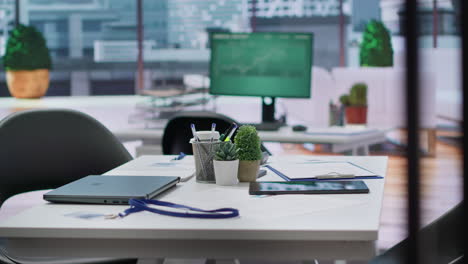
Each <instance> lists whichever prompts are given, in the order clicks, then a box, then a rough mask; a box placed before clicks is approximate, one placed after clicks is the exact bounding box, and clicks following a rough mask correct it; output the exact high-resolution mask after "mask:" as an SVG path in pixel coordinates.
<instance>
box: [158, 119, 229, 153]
mask: <svg viewBox="0 0 468 264" xmlns="http://www.w3.org/2000/svg"><path fill="white" fill-rule="evenodd" d="M233 122H236V121H234V120H233V119H231V118H230V117H227V116H225V115H222V114H218V113H214V112H208V111H187V112H180V113H178V114H176V115H174V116H173V117H172V118H171V119H170V120H169V121H168V122H167V125H166V128H165V129H164V134H163V139H162V151H163V154H164V155H170V154H179V153H180V152H184V153H185V154H193V151H192V146H191V144H190V143H189V141H190V139H191V138H192V137H193V136H192V130H191V129H190V124H192V123H193V124H195V127H196V129H197V131H200V130H210V129H211V124H212V123H216V130H218V131H220V133H222V132H224V131H225V130H226V129H228V128H229V126H230V125H231V124H232V123H233ZM236 123H237V122H236Z"/></svg>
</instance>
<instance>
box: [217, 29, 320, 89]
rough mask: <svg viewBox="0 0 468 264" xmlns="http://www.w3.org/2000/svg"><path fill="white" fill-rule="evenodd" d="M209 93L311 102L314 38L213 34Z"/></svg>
mask: <svg viewBox="0 0 468 264" xmlns="http://www.w3.org/2000/svg"><path fill="white" fill-rule="evenodd" d="M210 44H211V60H210V93H211V94H216V95H240V96H262V97H296V98H309V97H310V93H311V91H310V84H311V68H312V55H313V54H312V45H313V35H312V34H310V33H265V32H255V33H212V34H211V35H210Z"/></svg>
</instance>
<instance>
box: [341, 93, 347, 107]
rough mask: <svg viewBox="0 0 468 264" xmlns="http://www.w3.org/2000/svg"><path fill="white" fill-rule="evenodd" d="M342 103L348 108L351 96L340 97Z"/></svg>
mask: <svg viewBox="0 0 468 264" xmlns="http://www.w3.org/2000/svg"><path fill="white" fill-rule="evenodd" d="M340 103H341V104H342V105H346V106H347V105H349V95H347V94H343V95H342V96H340Z"/></svg>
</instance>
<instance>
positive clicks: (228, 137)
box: [224, 124, 237, 141]
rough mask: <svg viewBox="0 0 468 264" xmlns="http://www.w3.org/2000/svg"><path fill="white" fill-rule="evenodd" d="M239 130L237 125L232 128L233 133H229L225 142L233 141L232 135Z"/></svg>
mask: <svg viewBox="0 0 468 264" xmlns="http://www.w3.org/2000/svg"><path fill="white" fill-rule="evenodd" d="M236 129H237V124H235V125H234V127H233V128H232V130H231V132H229V135H228V136H227V137H226V139H225V140H224V141H229V140H231V137H232V135H233V134H234V131H236Z"/></svg>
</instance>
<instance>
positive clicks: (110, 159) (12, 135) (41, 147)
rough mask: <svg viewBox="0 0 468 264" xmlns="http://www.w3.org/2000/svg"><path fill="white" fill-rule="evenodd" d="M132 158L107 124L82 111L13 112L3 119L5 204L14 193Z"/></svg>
mask: <svg viewBox="0 0 468 264" xmlns="http://www.w3.org/2000/svg"><path fill="white" fill-rule="evenodd" d="M131 159H132V157H131V155H130V154H129V153H128V151H127V150H126V149H125V147H124V146H123V145H122V144H121V143H120V142H119V141H118V140H117V138H116V137H115V136H114V135H113V134H112V133H111V132H110V131H109V130H108V129H107V128H106V127H104V126H103V125H102V124H101V123H99V122H98V121H97V120H95V119H94V118H92V117H90V116H88V115H86V114H83V113H81V112H78V111H74V110H65V109H45V110H28V111H21V112H17V113H14V114H11V115H10V116H8V117H6V118H5V119H3V120H1V121H0V161H1V162H0V173H1V177H0V205H1V203H3V202H4V201H5V200H6V199H7V198H8V197H10V196H12V195H14V194H18V193H21V192H26V191H31V190H40V189H49V188H56V187H59V186H61V185H64V184H66V183H69V182H72V181H74V180H77V179H79V178H82V177H84V176H87V175H90V174H95V175H98V174H102V173H104V172H106V171H108V170H111V169H113V168H115V167H117V166H119V165H121V164H123V163H125V162H127V161H129V160H131Z"/></svg>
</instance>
